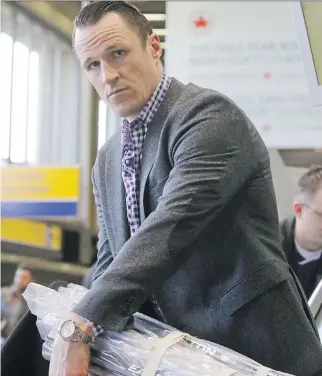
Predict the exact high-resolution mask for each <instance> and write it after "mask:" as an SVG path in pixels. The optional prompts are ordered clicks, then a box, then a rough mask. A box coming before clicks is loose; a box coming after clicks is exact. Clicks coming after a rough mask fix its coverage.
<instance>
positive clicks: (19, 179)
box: [1, 166, 80, 201]
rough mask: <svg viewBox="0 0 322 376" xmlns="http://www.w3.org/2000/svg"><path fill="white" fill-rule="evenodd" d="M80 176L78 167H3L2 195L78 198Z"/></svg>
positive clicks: (7, 198)
mask: <svg viewBox="0 0 322 376" xmlns="http://www.w3.org/2000/svg"><path fill="white" fill-rule="evenodd" d="M79 178H80V171H79V168H78V167H62V168H60V167H57V168H56V167H47V168H46V167H28V166H25V167H20V166H12V167H11V166H10V167H2V168H1V195H2V197H1V199H2V201H10V200H20V201H24V200H34V201H37V200H48V201H50V200H55V199H57V200H60V201H62V200H68V199H74V200H75V199H76V200H77V199H79V193H80V192H79Z"/></svg>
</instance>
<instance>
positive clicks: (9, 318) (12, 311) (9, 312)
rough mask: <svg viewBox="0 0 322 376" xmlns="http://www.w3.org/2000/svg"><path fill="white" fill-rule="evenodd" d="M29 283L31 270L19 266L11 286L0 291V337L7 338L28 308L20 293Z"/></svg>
mask: <svg viewBox="0 0 322 376" xmlns="http://www.w3.org/2000/svg"><path fill="white" fill-rule="evenodd" d="M31 281H32V272H31V269H30V268H28V267H27V266H25V265H19V266H18V267H17V269H16V272H15V275H14V279H13V284H12V286H10V287H4V288H2V289H1V337H3V338H7V337H8V336H9V334H10V333H11V332H12V330H13V328H14V327H15V326H16V324H17V323H18V321H19V320H20V319H21V317H22V316H23V315H24V313H25V312H26V311H27V309H28V307H27V304H26V302H25V300H24V298H23V297H22V293H23V292H24V291H25V289H26V288H27V286H28V285H29V283H30V282H31Z"/></svg>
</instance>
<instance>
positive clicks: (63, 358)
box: [49, 334, 90, 376]
mask: <svg viewBox="0 0 322 376" xmlns="http://www.w3.org/2000/svg"><path fill="white" fill-rule="evenodd" d="M89 358H90V351H89V345H87V344H86V343H81V342H66V341H65V340H64V339H62V338H61V336H60V335H59V334H57V336H56V339H55V341H54V345H53V351H52V355H51V361H50V367H49V376H88V364H89Z"/></svg>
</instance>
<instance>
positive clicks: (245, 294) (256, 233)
mask: <svg viewBox="0 0 322 376" xmlns="http://www.w3.org/2000/svg"><path fill="white" fill-rule="evenodd" d="M74 47H75V51H76V54H77V56H78V58H79V61H80V63H81V65H82V67H83V68H84V70H85V71H86V73H87V75H88V78H89V80H90V81H91V83H92V84H93V86H94V87H95V89H96V90H97V92H98V93H99V95H100V97H101V98H102V99H104V100H105V101H106V103H107V104H108V105H109V106H110V107H111V108H112V109H113V111H114V112H115V113H116V114H118V115H119V116H121V117H122V118H124V121H123V126H122V129H120V130H119V131H118V132H117V133H116V134H115V136H113V137H112V139H111V140H110V141H108V142H107V144H106V145H105V146H103V148H102V149H101V150H100V151H99V153H98V156H97V159H96V163H95V165H94V167H93V174H92V177H93V187H94V195H95V200H96V206H97V212H98V223H99V247H98V262H97V269H96V272H95V275H94V278H93V285H92V288H91V290H90V291H89V292H88V293H87V295H86V296H85V297H84V299H83V300H82V301H81V302H80V304H79V305H78V306H77V307H75V309H74V310H73V314H72V315H71V318H72V319H73V320H74V321H75V322H76V326H75V324H73V323H72V322H71V321H66V322H63V323H62V324H61V327H60V335H58V336H57V337H56V341H55V344H54V350H53V356H52V360H51V365H50V375H59V376H64V375H82V376H83V375H87V362H88V359H89V349H88V345H87V344H86V343H82V342H70V340H71V339H72V338H74V337H75V335H76V334H75V333H77V332H78V331H81V332H82V334H83V337H84V342H88V341H89V340H90V337H91V336H93V335H95V331H96V328H95V326H94V325H93V324H91V323H94V324H98V325H100V327H103V328H104V329H106V330H108V329H110V330H116V331H122V330H125V329H126V327H127V324H128V322H129V320H130V319H131V316H132V314H133V313H135V312H136V311H138V310H141V311H142V312H145V313H147V312H149V314H151V315H153V316H154V317H157V318H158V319H159V320H162V321H164V322H167V323H168V324H170V325H172V326H174V327H176V328H177V329H179V330H182V331H185V332H188V333H189V334H191V335H193V336H198V337H201V338H205V339H207V340H210V341H214V342H217V343H220V344H222V345H224V346H227V347H229V348H231V349H234V350H236V351H238V352H240V353H243V354H245V355H247V356H249V357H251V358H253V359H255V360H257V361H259V362H261V363H263V364H264V365H267V366H269V367H272V368H277V369H280V370H282V371H287V372H293V371H294V372H296V375H298V376H313V375H314V376H316V375H322V351H321V346H320V344H319V339H318V336H317V332H316V330H315V327H314V324H313V321H312V318H311V316H310V314H309V313H308V310H307V306H306V303H305V299H304V298H303V296H301V293H300V292H299V289H298V288H297V286H296V284H295V281H294V279H293V278H292V276H291V274H290V269H289V266H288V264H287V262H286V259H285V256H284V254H283V251H282V249H281V244H280V239H279V227H278V217H277V209H276V205H275V196H274V191H273V185H272V179H271V172H270V165H269V157H268V152H267V149H266V147H265V145H264V143H263V141H262V140H261V138H260V136H259V134H258V133H257V131H256V129H255V128H254V126H253V125H252V124H251V122H250V121H249V119H248V118H247V117H246V115H245V114H244V113H243V112H242V111H241V110H240V109H239V108H237V106H236V105H235V104H234V103H233V102H232V101H230V100H229V99H228V98H226V97H224V96H223V95H222V94H220V93H217V92H215V91H212V90H206V89H201V88H199V87H197V86H195V85H193V84H189V85H187V86H185V85H183V84H182V83H180V82H179V81H177V80H176V79H174V78H173V79H170V78H169V77H167V75H166V74H165V73H164V71H163V67H162V64H161V62H160V57H161V53H162V51H161V46H160V41H159V38H158V36H157V35H156V34H155V33H154V32H153V31H152V29H151V27H150V25H149V24H148V22H147V20H146V19H145V17H144V16H143V15H142V14H141V13H140V12H139V11H137V10H136V9H135V8H133V7H132V6H130V5H129V4H127V3H125V2H122V1H116V2H108V1H102V2H94V3H91V4H90V5H88V6H86V7H85V8H84V9H82V10H81V12H80V13H79V15H78V16H77V17H76V20H75V33H74ZM305 312H306V313H305ZM87 320H88V321H89V322H88V321H87ZM92 328H93V329H94V330H93V329H92Z"/></svg>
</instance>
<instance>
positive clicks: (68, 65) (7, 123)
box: [0, 2, 80, 165]
mask: <svg viewBox="0 0 322 376" xmlns="http://www.w3.org/2000/svg"><path fill="white" fill-rule="evenodd" d="M1 10H2V21H3V22H2V25H1V26H2V30H1V33H0V56H1V59H0V83H1V84H0V129H1V137H0V148H1V149H0V153H1V161H2V163H28V164H29V163H36V164H46V165H74V164H78V163H79V152H78V151H79V148H80V144H79V142H78V139H79V137H78V133H79V103H80V101H79V97H80V90H79V89H80V88H79V81H80V68H79V64H78V62H77V61H76V58H75V56H74V54H73V51H72V46H71V43H70V40H68V37H66V39H65V38H63V37H62V36H60V35H58V34H56V33H55V31H53V30H49V29H48V28H47V27H46V25H44V24H42V23H40V22H38V21H37V20H35V19H33V18H31V16H30V15H29V14H27V13H26V12H25V11H24V9H23V7H20V6H19V5H17V4H15V2H12V3H11V2H4V3H3V4H2V9H1Z"/></svg>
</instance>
